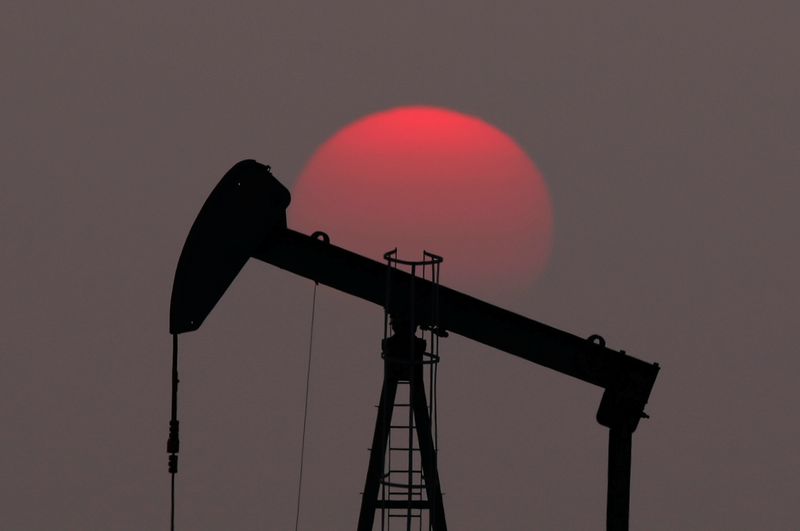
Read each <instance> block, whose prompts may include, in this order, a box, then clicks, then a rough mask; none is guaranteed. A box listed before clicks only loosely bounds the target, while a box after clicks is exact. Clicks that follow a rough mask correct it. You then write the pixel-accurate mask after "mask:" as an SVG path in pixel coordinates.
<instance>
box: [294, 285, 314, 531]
mask: <svg viewBox="0 0 800 531" xmlns="http://www.w3.org/2000/svg"><path fill="white" fill-rule="evenodd" d="M317 286H318V283H316V282H314V294H313V295H312V298H311V327H310V331H309V335H308V336H309V337H308V364H307V366H306V398H305V405H304V407H303V436H302V438H301V441H300V475H299V479H298V481H297V511H296V513H295V518H294V529H295V531H298V529H299V528H300V497H301V493H302V491H303V462H304V460H305V451H306V426H307V423H308V395H309V384H310V382H311V353H312V351H313V347H314V317H315V315H316V309H317Z"/></svg>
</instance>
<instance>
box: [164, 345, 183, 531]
mask: <svg viewBox="0 0 800 531" xmlns="http://www.w3.org/2000/svg"><path fill="white" fill-rule="evenodd" d="M178 427H179V424H178V334H172V414H171V416H170V421H169V439H167V453H168V454H169V464H168V469H169V473H170V475H171V476H172V477H171V478H170V479H171V481H170V483H171V485H170V508H169V528H170V531H175V474H177V473H178V451H179V450H180V439H179V437H178Z"/></svg>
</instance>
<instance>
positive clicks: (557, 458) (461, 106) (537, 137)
mask: <svg viewBox="0 0 800 531" xmlns="http://www.w3.org/2000/svg"><path fill="white" fill-rule="evenodd" d="M234 4H235V5H234ZM2 11H3V13H2V16H0V65H2V84H0V96H2V97H0V116H1V117H2V125H1V126H0V134H2V138H1V139H0V140H1V141H2V143H1V144H0V145H2V149H0V156H1V157H2V169H3V178H2V181H1V182H2V193H0V227H2V228H0V249H2V253H3V258H2V261H0V268H2V273H3V274H2V277H0V300H2V306H0V310H1V312H0V317H1V318H2V319H1V320H0V323H2V324H0V352H1V353H2V367H1V368H0V419H2V428H1V429H0V489H1V490H0V528H2V529H4V530H6V529H8V530H12V531H16V530H20V531H52V530H73V529H81V530H83V529H85V530H98V531H106V530H114V531H134V530H136V531H140V530H143V529H167V525H168V515H169V475H168V474H167V456H166V454H165V451H164V450H165V443H166V437H167V427H168V420H169V376H170V373H169V371H170V339H169V336H168V303H169V296H170V289H171V284H172V277H173V274H174V268H175V265H176V262H177V258H178V254H179V252H180V249H181V246H182V245H183V242H184V239H185V237H186V234H187V232H188V229H189V227H190V226H191V223H192V221H193V220H194V217H195V215H196V213H197V211H198V209H199V208H200V206H201V205H202V203H203V201H204V199H205V198H206V196H207V195H208V193H209V192H210V191H211V189H212V188H213V186H214V185H215V184H216V182H217V181H218V180H219V178H220V177H221V176H222V174H223V173H224V172H225V171H226V170H227V169H228V168H229V167H230V166H231V165H232V164H234V163H235V162H236V161H238V160H240V159H242V158H247V157H252V158H256V159H258V160H260V161H262V162H264V163H269V164H271V165H272V166H273V168H274V169H275V173H276V175H278V176H279V177H280V179H281V180H282V181H283V182H284V183H285V184H286V185H287V186H290V187H291V185H292V184H293V182H294V180H295V178H296V176H297V175H298V173H299V172H300V170H301V169H302V167H303V164H304V162H305V161H306V159H307V157H309V156H310V155H311V153H312V152H313V151H314V149H315V148H316V147H317V146H318V145H319V144H320V143H321V142H323V141H324V140H325V139H326V138H328V137H329V136H330V135H331V134H332V133H334V132H335V131H336V130H337V129H338V128H340V127H342V126H343V125H345V124H347V123H349V122H351V121H352V120H354V119H357V118H359V117H361V116H363V115H365V114H368V113H371V112H374V111H377V110H381V109H386V108H390V107H394V106H397V105H405V104H431V105H439V106H444V107H447V108H451V109H455V110H458V111H461V112H466V113H470V114H474V115H476V116H479V117H481V118H482V119H484V120H486V121H488V122H490V123H492V124H494V125H495V126H497V127H499V128H500V129H502V130H503V131H505V132H506V133H508V134H509V135H511V136H512V137H514V138H515V139H516V140H517V141H518V142H519V143H520V145H521V146H522V147H523V148H524V149H525V150H526V151H527V152H528V153H529V154H530V156H531V157H533V158H534V159H535V161H536V164H537V165H538V167H539V168H540V169H541V170H542V173H543V174H544V176H545V178H546V180H547V183H548V186H549V187H550V190H551V193H552V196H553V204H554V213H555V240H554V251H553V257H552V260H551V263H550V266H549V269H548V270H547V272H546V273H545V275H544V276H543V277H542V278H541V280H540V282H539V283H538V284H537V285H536V286H535V287H534V288H532V289H531V290H529V291H526V292H524V293H519V294H518V295H517V296H516V297H513V298H506V299H503V300H494V301H492V302H495V303H497V304H499V305H501V306H505V307H509V308H511V309H513V310H515V311H519V312H521V313H524V314H526V315H528V316H531V317H533V318H535V319H538V320H541V321H544V322H546V323H548V324H551V325H554V326H557V327H559V328H563V329H565V330H568V331H571V332H573V333H576V334H578V335H584V336H588V335H590V334H593V333H600V334H602V335H604V336H605V337H606V340H607V341H608V344H609V346H611V347H612V348H617V349H625V350H626V351H627V352H628V353H630V354H631V355H634V356H636V357H639V358H642V359H645V360H647V361H657V362H659V363H661V365H662V371H661V374H660V376H659V379H658V381H657V382H656V386H655V389H654V391H653V394H652V396H651V401H650V404H649V405H648V407H647V411H648V413H649V414H650V415H651V417H652V419H651V420H648V421H645V422H643V423H642V424H641V425H640V427H639V429H638V430H637V432H636V433H635V434H634V448H633V451H634V459H633V481H632V489H633V494H632V500H631V504H632V512H631V528H632V529H641V530H644V529H647V530H655V531H671V530H675V529H682V530H697V531H704V530H709V529H733V530H751V529H770V530H772V529H775V530H784V529H785V530H792V529H798V528H800V516H798V512H797V507H798V505H800V494H799V493H800V488H798V477H800V453H799V452H798V448H800V424H799V423H798V414H797V406H798V403H799V402H798V391H797V388H796V384H795V382H796V378H797V376H796V375H797V374H798V372H800V356H799V355H798V346H797V345H798V338H797V333H798V331H799V330H800V318H799V317H798V316H799V315H800V313H799V312H798V307H797V300H798V295H800V293H798V291H800V290H798V286H799V285H800V282H798V276H797V275H798V271H800V249H799V247H798V226H800V223H798V215H797V213H796V208H795V204H796V201H797V198H798V197H800V181H798V178H797V177H798V174H800V105H798V99H797V98H798V94H800V75H798V69H797V65H798V64H800V37H798V32H797V27H796V26H797V20H798V17H799V16H800V8H798V4H797V3H796V2H789V1H783V2H778V1H773V2H770V1H766V2H724V1H715V2H711V1H704V0H698V1H694V2H686V3H678V4H676V3H674V2H668V3H665V2H660V3H659V2H641V1H640V2H618V3H612V4H608V3H602V2H589V1H581V2H578V1H559V2H555V1H549V2H536V1H531V0H526V1H518V2H517V1H515V2H506V3H497V2H486V3H478V2H474V1H469V2H465V1H459V2H455V1H454V2H419V1H412V2H394V3H385V2H350V1H347V2H317V3H316V4H310V3H303V2H297V1H283V2H275V1H259V2H238V3H222V2H220V3H218V4H213V3H211V2H207V1H202V2H198V1H194V2H186V1H176V2H169V3H165V2H137V3H135V4H134V3H124V4H123V3H118V2H108V1H105V2H100V1H96V2H86V1H75V2H21V1H12V2H10V3H7V4H6V5H4V8H3V10H2ZM320 228H321V229H324V228H325V227H320ZM331 236H332V238H334V239H335V235H333V234H332V235H331ZM460 237H464V236H460ZM390 247H392V242H387V248H390ZM443 276H445V277H446V263H445V266H444V269H443ZM311 292H312V284H311V283H310V282H308V281H305V280H303V279H299V278H295V277H292V276H290V275H289V274H287V273H284V272H282V271H279V270H276V269H273V268H270V267H267V266H264V265H263V264H260V263H251V264H249V265H247V266H246V267H245V269H244V271H243V272H242V274H241V275H240V277H239V278H238V279H237V280H236V282H235V283H234V285H233V287H232V288H231V290H230V291H229V292H228V293H227V294H226V296H225V297H224V298H223V300H222V302H221V303H220V304H219V305H218V306H217V308H216V309H215V311H214V313H213V314H212V315H211V317H210V318H209V319H208V320H207V322H206V323H205V325H204V326H203V327H202V328H201V329H200V330H199V331H198V332H195V333H192V334H189V335H187V336H185V337H184V339H182V342H181V348H182V363H181V380H182V381H181V397H180V399H181V403H180V419H181V428H182V430H181V435H182V452H181V470H180V474H179V476H178V524H179V529H181V530H190V529H194V530H201V529H210V530H216V529H232V530H268V529H290V528H291V527H292V525H293V523H294V514H295V505H294V504H295V494H296V490H295V489H296V484H297V475H298V462H299V443H300V430H301V423H302V412H303V388H304V387H303V385H304V379H305V361H306V348H307V342H308V326H309V312H310V303H311ZM317 308H318V313H317V323H318V326H317V330H316V336H315V345H316V348H315V353H314V354H315V364H314V367H313V374H312V383H311V402H310V410H309V431H308V438H307V443H308V446H307V452H306V465H305V467H306V468H305V472H306V475H305V477H304V493H303V494H304V495H303V510H302V516H301V528H302V529H307V530H319V529H331V530H347V529H353V528H354V527H355V522H356V520H357V511H358V506H359V502H360V497H359V493H360V491H361V489H362V487H363V480H364V475H365V473H366V466H367V458H368V453H367V451H366V448H367V447H368V446H369V444H370V438H371V434H372V429H373V423H374V414H375V411H374V408H373V407H372V406H373V404H374V403H375V402H376V401H377V398H378V392H379V386H380V377H381V360H380V357H379V355H378V349H379V340H380V338H381V334H382V313H381V311H380V309H379V308H377V307H372V306H370V305H368V304H366V303H361V302H358V301H354V300H351V299H349V298H347V297H345V296H343V295H341V294H338V293H336V292H333V291H331V290H329V289H322V288H321V289H320V292H319V299H318V303H317ZM441 353H442V356H443V362H442V365H441V366H440V373H439V374H440V379H439V382H440V386H439V398H440V447H441V452H440V474H441V478H442V482H443V487H444V491H445V493H446V494H445V499H444V502H445V509H446V511H447V517H448V520H449V522H450V526H451V528H452V529H454V530H461V531H472V530H474V531H480V530H487V529H494V530H499V531H502V530H509V531H514V530H521V529H537V530H576V531H582V530H588V529H601V528H602V526H603V522H604V512H605V481H606V472H605V467H606V444H607V441H606V436H607V430H606V429H605V428H603V427H601V426H599V425H598V424H597V423H596V422H595V420H594V415H595V412H596V409H597V405H598V404H599V399H600V394H601V390H600V389H599V388H595V387H592V386H590V385H588V384H584V383H583V382H579V381H574V380H571V379H569V378H567V377H565V376H562V375H558V374H555V373H553V372H552V371H549V370H547V369H543V368H540V367H537V366H534V365H531V364H529V363H527V362H524V361H522V360H519V359H516V358H512V357H511V356H508V355H505V354H502V353H498V352H494V351H492V350H490V349H488V348H485V347H482V346H479V345H475V344H470V343H468V342H467V341H465V340H462V339H459V338H457V337H451V338H449V339H447V340H446V341H443V342H442V344H441ZM511 405H514V407H510V406H511Z"/></svg>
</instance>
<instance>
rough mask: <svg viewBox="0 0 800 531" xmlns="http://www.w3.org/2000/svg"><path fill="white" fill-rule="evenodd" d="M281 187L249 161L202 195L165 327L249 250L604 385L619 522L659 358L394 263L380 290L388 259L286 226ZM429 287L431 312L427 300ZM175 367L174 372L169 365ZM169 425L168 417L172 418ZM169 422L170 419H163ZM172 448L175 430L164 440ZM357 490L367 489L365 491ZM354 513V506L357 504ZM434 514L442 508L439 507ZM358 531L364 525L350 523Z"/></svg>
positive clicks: (180, 320)
mask: <svg viewBox="0 0 800 531" xmlns="http://www.w3.org/2000/svg"><path fill="white" fill-rule="evenodd" d="M289 201H290V195H289V192H288V190H287V189H286V188H285V187H283V185H281V184H280V182H278V180H277V179H275V177H274V176H273V175H272V173H271V172H270V169H269V166H264V165H261V164H259V163H257V162H256V161H253V160H245V161H242V162H239V163H238V164H236V165H235V166H234V167H233V168H231V170H229V171H228V172H227V173H226V174H225V176H224V177H223V178H222V180H221V181H220V183H219V184H218V185H217V186H216V188H215V189H214V191H213V192H212V193H211V195H210V196H209V198H208V199H207V200H206V203H205V204H204V205H203V208H202V209H201V211H200V213H199V214H198V216H197V219H196V220H195V222H194V224H193V226H192V229H191V230H190V232H189V235H188V237H187V239H186V243H185V245H184V248H183V251H182V252H181V256H180V258H179V260H178V267H177V271H176V273H175V281H174V284H173V291H172V301H171V306H170V332H171V333H172V334H173V335H177V334H181V333H184V332H190V331H193V330H197V329H198V328H199V327H200V325H201V324H202V323H203V320H204V319H205V318H206V317H207V316H208V314H209V313H210V312H211V310H212V309H213V307H214V305H215V304H216V303H217V301H218V300H219V299H220V297H222V295H223V293H224V292H225V290H226V289H227V288H228V286H229V285H230V283H231V282H232V281H233V279H234V278H235V277H236V275H237V274H238V272H239V271H240V270H241V268H242V266H243V265H244V264H245V262H246V261H247V260H248V259H250V258H256V259H258V260H262V261H264V262H266V263H269V264H272V265H274V266H277V267H280V268H282V269H285V270H287V271H289V272H292V273H295V274H297V275H301V276H303V277H306V278H309V279H312V280H314V281H316V282H319V283H321V284H324V285H327V286H330V287H332V288H335V289H337V290H339V291H342V292H344V293H348V294H350V295H353V296H356V297H359V298H361V299H364V300H366V301H370V302H373V303H375V304H378V305H380V306H382V307H384V308H385V309H386V311H387V312H388V313H389V315H391V316H392V317H393V318H396V319H399V320H405V321H408V320H409V316H411V315H414V322H415V323H416V325H417V326H419V327H421V328H425V327H435V328H436V329H437V330H439V331H441V332H445V331H447V332H452V333H456V334H459V335H461V336H463V337H467V338H470V339H473V340H475V341H478V342H480V343H483V344H485V345H488V346H491V347H493V348H496V349H499V350H502V351H504V352H508V353H510V354H513V355H515V356H519V357H521V358H523V359H526V360H528V361H531V362H533V363H536V364H538V365H543V366H545V367H548V368H550V369H553V370H555V371H558V372H560V373H562V374H567V375H569V376H573V377H575V378H578V379H580V380H583V381H585V382H588V383H591V384H594V385H597V386H600V387H602V388H603V389H604V392H603V397H602V399H601V401H600V406H599V409H598V411H597V416H596V418H597V421H598V422H599V423H600V424H602V425H603V426H606V427H608V428H609V447H608V454H609V468H608V505H607V519H606V528H607V529H608V530H609V531H624V530H627V529H628V514H629V499H630V462H631V441H632V434H633V432H634V431H635V430H636V427H637V426H638V424H639V420H640V419H641V418H642V417H646V415H645V414H644V406H645V404H646V403H647V400H648V398H649V396H650V392H651V390H652V388H653V384H654V383H655V379H656V376H657V374H658V371H659V366H658V364H656V363H647V362H644V361H642V360H639V359H637V358H634V357H632V356H628V355H626V353H625V352H624V351H616V350H612V349H610V348H608V347H606V345H605V342H604V341H603V339H602V338H600V337H599V336H591V337H590V338H588V339H584V338H581V337H578V336H575V335H573V334H570V333H568V332H564V331H562V330H558V329H556V328H553V327H550V326H547V325H545V324H542V323H539V322H537V321H534V320H532V319H529V318H527V317H524V316H521V315H518V314H515V313H513V312H510V311H508V310H504V309H502V308H499V307H497V306H494V305H492V304H489V303H486V302H483V301H481V300H478V299H476V298H474V297H470V296H469V295H466V294H463V293H459V292H458V291H455V290H452V289H449V288H447V287H445V286H435V285H434V284H433V283H432V282H430V281H425V280H422V279H417V280H414V279H412V278H411V275H409V274H408V273H405V272H403V271H399V270H398V271H395V273H394V274H393V275H392V276H391V278H390V280H389V285H390V290H391V292H392V293H408V292H409V291H410V290H411V287H412V285H413V286H414V290H415V296H414V298H413V300H410V299H408V298H404V297H394V298H391V299H389V298H387V286H386V277H387V265H386V264H383V263H380V262H376V261H374V260H371V259H369V258H366V257H364V256H361V255H358V254H355V253H352V252H350V251H347V250H345V249H342V248H340V247H336V246H335V245H332V244H330V243H329V241H328V239H327V237H326V236H324V235H322V234H321V233H315V234H314V235H311V236H306V235H304V234H300V233H298V232H295V231H293V230H290V229H288V228H287V227H286V215H285V210H286V207H287V206H288V205H289ZM437 295H438V304H437V305H435V306H436V307H437V308H438V312H437V313H438V315H434V310H433V308H434V305H433V304H432V302H431V301H432V300H433V299H434V297H435V296H437ZM174 374H177V371H175V372H174ZM172 420H173V421H174V422H175V424H174V426H175V427H176V431H177V418H176V417H174V416H173V419H172ZM171 425H172V424H171ZM170 448H171V449H172V450H175V451H174V452H173V451H171V450H170V449H169V448H168V451H169V452H170V453H171V454H172V455H174V454H175V453H177V433H176V434H175V439H174V444H172V445H171V446H170ZM365 496H366V491H365ZM362 512H363V511H362ZM442 514H443V512H442ZM359 531H364V530H363V529H359Z"/></svg>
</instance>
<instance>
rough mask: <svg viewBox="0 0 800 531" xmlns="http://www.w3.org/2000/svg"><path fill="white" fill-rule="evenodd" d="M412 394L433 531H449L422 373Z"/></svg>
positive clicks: (420, 372)
mask: <svg viewBox="0 0 800 531" xmlns="http://www.w3.org/2000/svg"><path fill="white" fill-rule="evenodd" d="M411 394H412V396H411V404H412V407H413V408H414V418H415V419H416V427H417V437H418V438H419V449H420V458H421V460H422V471H423V473H424V474H425V490H426V493H427V495H428V502H429V503H430V509H429V511H430V520H431V527H432V529H433V531H447V522H446V520H445V517H444V504H443V503H442V487H441V484H440V483H439V471H438V468H437V466H436V449H435V448H434V446H433V434H432V433H431V419H430V417H429V416H428V403H427V400H426V399H425V386H424V384H423V381H422V371H419V378H418V379H417V380H416V382H414V385H413V386H412V393H411Z"/></svg>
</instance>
